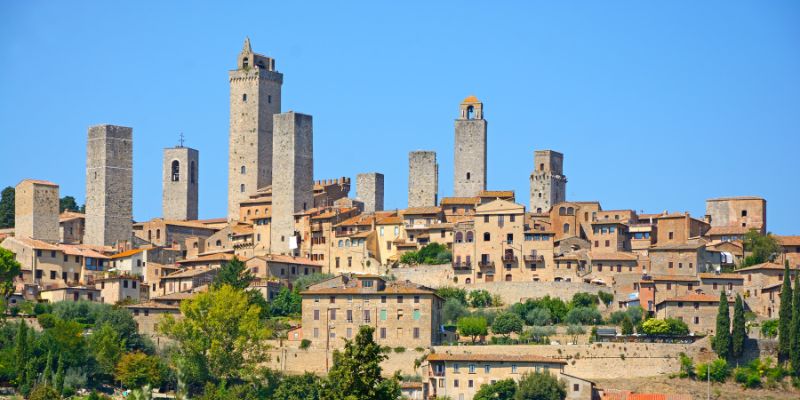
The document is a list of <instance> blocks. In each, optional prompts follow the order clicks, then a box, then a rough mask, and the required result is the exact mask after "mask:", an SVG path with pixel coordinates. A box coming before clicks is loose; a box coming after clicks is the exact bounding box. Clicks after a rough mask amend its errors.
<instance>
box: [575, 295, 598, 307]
mask: <svg viewBox="0 0 800 400" xmlns="http://www.w3.org/2000/svg"><path fill="white" fill-rule="evenodd" d="M599 302H600V299H599V298H598V297H597V295H596V294H591V293H586V292H578V293H575V294H574V295H572V301H571V302H570V306H571V307H573V308H578V307H595V306H596V305H597V303H599Z"/></svg>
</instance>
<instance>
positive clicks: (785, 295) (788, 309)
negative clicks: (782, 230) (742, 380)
mask: <svg viewBox="0 0 800 400" xmlns="http://www.w3.org/2000/svg"><path fill="white" fill-rule="evenodd" d="M791 327H792V285H791V281H790V278H789V260H786V263H785V266H784V271H783V285H782V286H781V308H780V310H779V311H778V360H779V361H786V360H787V359H788V358H789V353H790V348H791V346H789V344H790V342H791V337H792V333H791V332H792V330H791Z"/></svg>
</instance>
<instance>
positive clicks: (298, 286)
mask: <svg viewBox="0 0 800 400" xmlns="http://www.w3.org/2000/svg"><path fill="white" fill-rule="evenodd" d="M330 278H333V274H311V275H303V276H301V277H299V278H297V279H296V280H295V281H294V283H293V284H292V289H293V290H295V291H297V293H300V292H302V291H304V290H306V289H308V287H309V286H311V285H313V284H316V283H320V282H322V281H324V280H328V279H330Z"/></svg>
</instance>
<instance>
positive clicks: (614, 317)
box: [608, 306, 644, 326]
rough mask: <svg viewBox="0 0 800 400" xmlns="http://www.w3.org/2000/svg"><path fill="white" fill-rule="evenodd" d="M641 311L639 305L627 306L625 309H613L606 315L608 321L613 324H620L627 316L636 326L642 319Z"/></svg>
mask: <svg viewBox="0 0 800 400" xmlns="http://www.w3.org/2000/svg"><path fill="white" fill-rule="evenodd" d="M643 311H644V310H643V309H642V307H639V306H633V307H628V308H627V309H626V310H620V311H614V312H613V313H611V315H610V316H609V317H608V322H610V323H612V324H614V325H622V321H624V320H625V317H628V318H630V320H631V323H632V324H633V325H634V326H636V325H639V323H640V322H641V321H642V313H643Z"/></svg>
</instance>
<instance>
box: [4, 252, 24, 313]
mask: <svg viewBox="0 0 800 400" xmlns="http://www.w3.org/2000/svg"><path fill="white" fill-rule="evenodd" d="M21 270H22V266H20V264H19V262H17V260H16V258H15V257H14V253H13V252H11V251H10V250H7V249H4V248H2V247H0V294H2V296H3V304H2V306H3V308H2V309H0V316H3V317H4V316H5V308H6V305H7V304H8V299H10V298H11V295H13V294H14V289H15V285H14V278H16V277H17V276H19V274H20V271H21Z"/></svg>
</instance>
